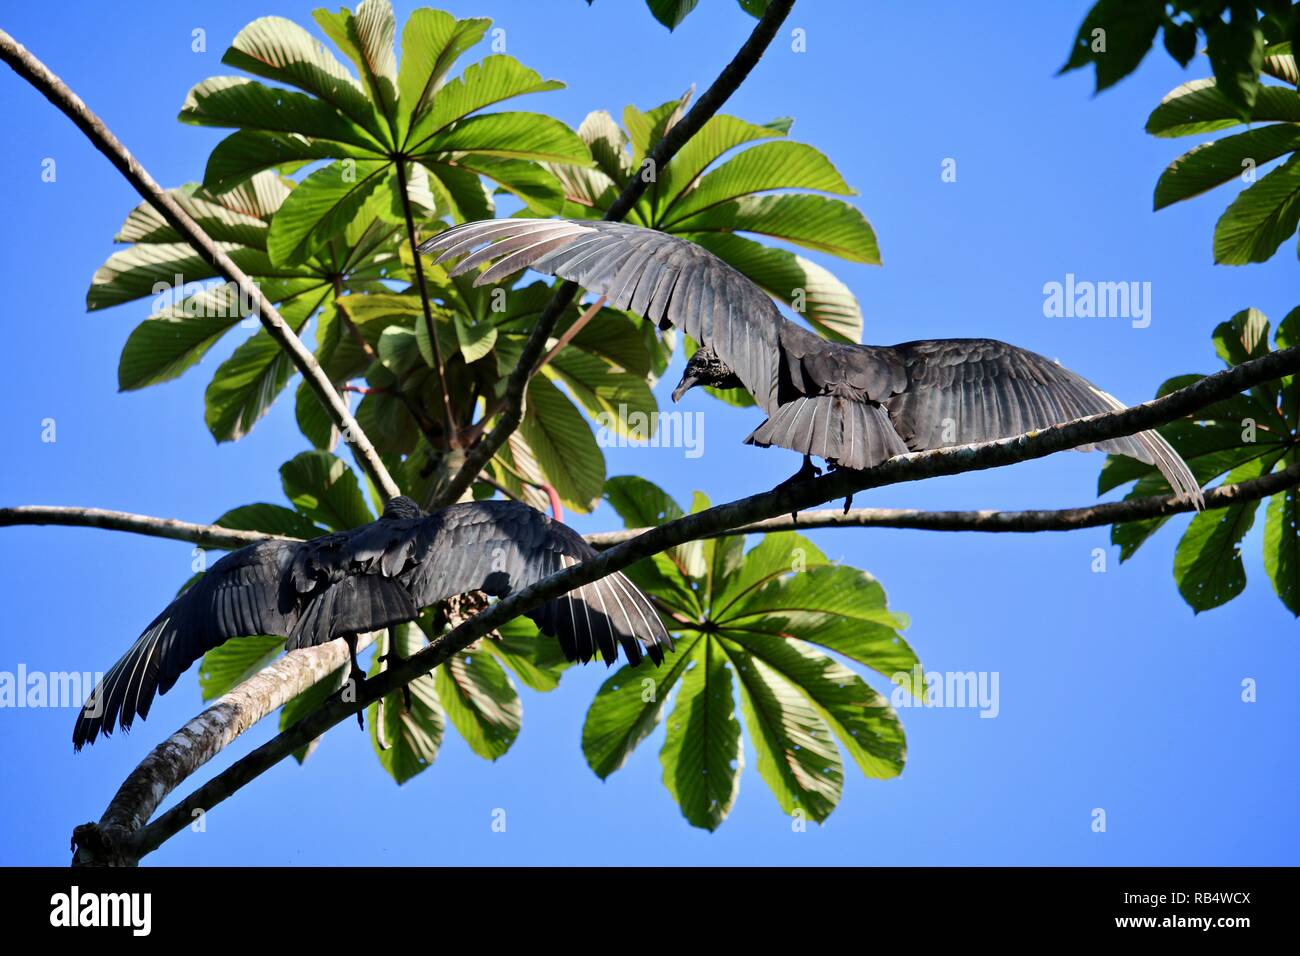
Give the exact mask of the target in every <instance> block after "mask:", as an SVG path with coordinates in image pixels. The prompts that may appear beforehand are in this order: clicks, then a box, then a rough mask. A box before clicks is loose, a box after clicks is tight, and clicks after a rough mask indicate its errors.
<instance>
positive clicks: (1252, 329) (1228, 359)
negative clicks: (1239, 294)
mask: <svg viewBox="0 0 1300 956" xmlns="http://www.w3.org/2000/svg"><path fill="white" fill-rule="evenodd" d="M1211 339H1212V341H1213V342H1214V351H1215V352H1217V353H1218V355H1219V358H1221V359H1223V361H1224V362H1225V363H1227V364H1228V365H1240V364H1241V363H1242V362H1248V361H1250V360H1251V359H1256V358H1261V357H1262V356H1264V355H1265V354H1267V353H1268V317H1267V316H1266V315H1264V313H1263V312H1261V311H1259V310H1258V309H1242V310H1241V311H1240V312H1238V313H1237V314H1236V315H1234V316H1233V317H1232V318H1230V319H1229V320H1228V321H1227V322H1221V323H1219V325H1217V326H1215V329H1214V332H1213V334H1212V335H1211Z"/></svg>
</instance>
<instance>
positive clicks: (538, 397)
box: [519, 376, 605, 512]
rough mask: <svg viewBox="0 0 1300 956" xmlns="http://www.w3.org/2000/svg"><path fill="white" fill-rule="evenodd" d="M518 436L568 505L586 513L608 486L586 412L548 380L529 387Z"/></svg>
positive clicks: (536, 379)
mask: <svg viewBox="0 0 1300 956" xmlns="http://www.w3.org/2000/svg"><path fill="white" fill-rule="evenodd" d="M527 394H528V400H527V407H526V408H525V411H524V418H523V421H522V422H521V423H520V425H519V434H520V435H521V436H522V438H523V439H524V440H525V441H526V442H527V443H528V447H529V448H530V449H531V450H532V452H533V454H534V456H535V457H536V458H537V462H538V464H539V465H541V468H542V471H543V472H544V473H545V475H546V478H547V480H548V481H549V483H550V484H551V485H553V486H554V488H555V490H556V491H557V492H559V495H560V498H561V499H562V500H563V501H564V503H565V505H566V506H568V507H571V508H573V509H574V510H575V511H581V512H587V511H590V510H591V509H592V508H593V507H595V505H596V502H597V501H598V500H599V498H600V492H601V489H602V488H603V487H604V485H605V456H604V455H603V454H601V451H600V446H599V445H597V444H596V439H595V437H594V436H593V435H592V434H591V429H590V428H589V427H588V426H587V422H586V420H584V419H583V417H582V413H581V412H579V411H578V410H577V409H576V408H574V407H573V403H572V402H571V401H569V399H568V398H566V397H565V396H564V394H563V393H562V392H561V391H560V390H559V389H558V388H556V387H555V386H554V385H552V384H551V383H550V381H549V380H548V379H546V378H544V377H541V376H538V377H536V378H534V379H533V380H532V381H531V382H529V383H528V393H527Z"/></svg>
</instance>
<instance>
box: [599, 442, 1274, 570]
mask: <svg viewBox="0 0 1300 956" xmlns="http://www.w3.org/2000/svg"><path fill="white" fill-rule="evenodd" d="M1297 485H1300V463H1297V464H1294V465H1291V466H1289V467H1287V468H1284V469H1283V470H1281V471H1275V472H1273V473H1271V474H1267V475H1262V476H1260V477H1258V478H1251V479H1248V480H1247V481H1241V482H1237V483H1235V484H1228V485H1219V486H1218V487H1217V488H1212V489H1210V490H1209V491H1207V492H1206V493H1205V506H1204V507H1205V510H1206V511H1212V510H1214V509H1215V508H1227V507H1229V506H1230V505H1236V504H1242V503H1244V502H1247V501H1258V500H1259V499H1261V498H1267V497H1269V496H1270V495H1274V494H1277V493H1278V492H1279V491H1285V490H1287V489H1288V488H1294V487H1296V486H1297ZM1194 510H1195V506H1194V505H1193V504H1192V503H1191V502H1190V501H1188V500H1187V499H1186V498H1180V497H1179V496H1177V495H1151V496H1150V497H1144V498H1130V499H1128V500H1126V501H1109V502H1102V503H1100V504H1095V505H1085V506H1083V507H1082V508H1053V509H1046V510H1035V511H991V510H983V511H920V510H918V509H915V508H854V509H852V510H850V511H848V512H845V511H843V510H841V509H839V508H826V509H823V510H820V511H805V512H803V513H802V514H800V515H799V517H798V519H797V520H796V519H794V518H792V517H791V516H790V515H782V516H780V517H778V518H769V519H767V520H766V521H758V522H755V523H753V524H747V525H743V526H741V527H739V528H732V529H730V530H729V531H721V532H718V533H716V534H712V535H706V537H711V538H718V537H724V536H726V535H732V534H760V533H769V532H773V531H815V530H820V529H823V528H911V529H915V530H919V531H984V532H1004V533H1005V532H1016V533H1030V532H1037V531H1078V530H1080V529H1083V528H1097V527H1101V526H1103V525H1108V524H1120V523H1122V522H1125V521H1141V520H1143V519H1145V518H1164V517H1168V516H1170V515H1176V514H1180V513H1182V512H1185V511H1194ZM648 530H649V529H648V528H632V529H629V530H626V531H604V532H597V533H596V534H589V535H587V536H586V537H587V543H588V544H590V545H591V546H592V547H593V548H597V549H599V550H604V549H606V548H612V547H613V546H614V545H616V544H622V543H623V542H624V541H630V540H631V539H633V538H635V537H637V536H638V535H641V534H644V533H645V532H646V531H648Z"/></svg>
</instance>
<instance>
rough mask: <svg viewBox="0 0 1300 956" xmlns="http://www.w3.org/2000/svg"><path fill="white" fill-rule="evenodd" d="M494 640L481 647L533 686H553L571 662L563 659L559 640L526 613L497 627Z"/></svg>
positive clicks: (534, 688)
mask: <svg viewBox="0 0 1300 956" xmlns="http://www.w3.org/2000/svg"><path fill="white" fill-rule="evenodd" d="M497 635H498V637H497V638H496V639H495V640H488V641H484V642H483V645H482V646H483V647H484V648H485V649H486V650H487V651H488V652H489V653H491V654H492V655H493V656H495V657H496V658H497V660H499V661H501V663H502V664H504V665H505V666H506V667H507V668H508V669H509V670H510V671H511V673H513V674H514V675H515V676H516V677H517V678H519V680H520V681H522V682H523V684H524V685H525V686H527V687H530V688H532V689H533V690H538V691H548V690H554V689H555V688H556V687H558V686H559V685H560V677H561V676H562V675H563V674H564V672H565V670H567V669H568V668H569V667H570V666H571V664H570V662H569V661H567V660H565V657H564V652H563V651H562V650H561V649H560V642H559V641H557V640H554V639H553V638H547V637H545V636H543V635H542V633H541V632H540V631H538V630H537V625H535V624H534V623H533V622H532V621H530V620H529V619H528V618H526V617H517V618H515V619H514V620H512V621H508V622H506V623H505V624H503V625H502V626H501V627H499V628H497Z"/></svg>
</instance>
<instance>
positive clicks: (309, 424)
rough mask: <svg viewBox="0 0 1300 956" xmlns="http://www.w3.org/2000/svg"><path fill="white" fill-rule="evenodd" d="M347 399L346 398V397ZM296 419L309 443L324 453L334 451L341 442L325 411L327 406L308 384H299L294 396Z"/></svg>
mask: <svg viewBox="0 0 1300 956" xmlns="http://www.w3.org/2000/svg"><path fill="white" fill-rule="evenodd" d="M345 397H346V396H345ZM293 414H294V418H295V419H296V420H297V422H298V430H299V431H300V432H302V434H303V437H305V438H306V439H307V440H308V441H309V442H311V443H312V445H314V446H315V447H316V448H320V449H322V450H323V451H333V450H334V446H335V445H336V444H337V443H338V440H339V431H338V429H337V428H335V427H334V421H333V419H331V418H330V417H329V413H328V412H326V411H325V406H323V405H322V404H321V403H320V399H319V398H317V397H316V392H315V391H314V390H313V389H312V388H311V386H310V385H308V384H307V383H306V382H300V383H299V384H298V393H297V395H295V396H294V405H293Z"/></svg>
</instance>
